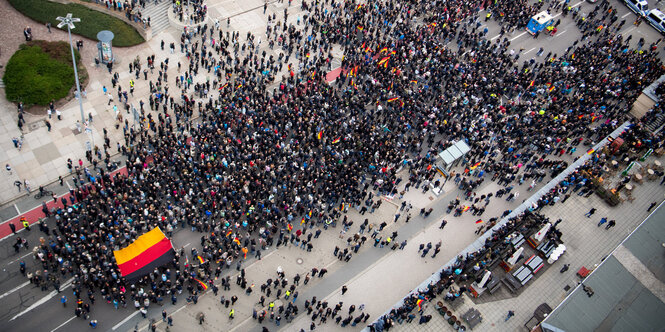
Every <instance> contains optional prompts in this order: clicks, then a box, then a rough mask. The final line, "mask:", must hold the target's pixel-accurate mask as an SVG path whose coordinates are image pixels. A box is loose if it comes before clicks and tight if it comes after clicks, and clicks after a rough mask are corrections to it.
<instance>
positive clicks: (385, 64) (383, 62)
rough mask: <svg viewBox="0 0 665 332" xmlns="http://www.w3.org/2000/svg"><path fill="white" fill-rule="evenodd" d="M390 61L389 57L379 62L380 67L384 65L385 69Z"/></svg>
mask: <svg viewBox="0 0 665 332" xmlns="http://www.w3.org/2000/svg"><path fill="white" fill-rule="evenodd" d="M388 60H390V57H389V56H387V57H385V58H383V59H381V61H379V66H382V65H383V67H388Z"/></svg>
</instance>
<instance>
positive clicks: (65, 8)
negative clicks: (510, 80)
mask: <svg viewBox="0 0 665 332" xmlns="http://www.w3.org/2000/svg"><path fill="white" fill-rule="evenodd" d="M9 3H10V4H11V5H12V6H14V8H16V10H18V11H19V12H21V13H22V14H23V15H25V16H27V17H30V18H31V19H33V20H35V21H37V22H41V23H46V22H51V25H52V26H53V28H55V27H56V26H57V25H58V23H60V22H59V21H58V20H56V19H55V18H56V17H58V16H65V15H67V13H72V16H74V17H78V18H80V19H81V22H79V23H75V24H74V25H75V26H76V28H75V29H73V30H72V33H75V34H78V35H81V36H83V37H86V38H88V39H92V40H97V33H98V32H99V31H102V30H110V31H112V32H113V34H114V35H115V37H114V38H113V46H119V47H123V46H133V45H137V44H140V43H143V42H144V41H145V40H144V39H143V37H141V35H140V34H139V33H138V31H136V29H134V27H132V26H131V25H129V24H127V23H126V22H124V21H123V20H121V19H118V18H115V17H113V16H111V15H108V14H105V13H103V12H99V11H96V10H94V9H90V8H88V7H86V6H83V5H80V4H61V3H55V2H51V1H47V0H9ZM64 29H65V30H66V29H67V28H66V27H64Z"/></svg>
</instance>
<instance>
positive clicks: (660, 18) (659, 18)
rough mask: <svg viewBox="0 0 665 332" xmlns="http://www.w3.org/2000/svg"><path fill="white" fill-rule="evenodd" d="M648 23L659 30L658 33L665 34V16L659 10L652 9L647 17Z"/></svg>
mask: <svg viewBox="0 0 665 332" xmlns="http://www.w3.org/2000/svg"><path fill="white" fill-rule="evenodd" d="M646 19H647V22H649V24H650V25H651V26H652V27H654V29H656V30H658V32H660V33H662V34H665V14H663V12H661V11H660V10H658V9H652V10H650V11H649V13H648V14H647V16H646Z"/></svg>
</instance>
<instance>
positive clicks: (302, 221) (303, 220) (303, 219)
mask: <svg viewBox="0 0 665 332" xmlns="http://www.w3.org/2000/svg"><path fill="white" fill-rule="evenodd" d="M304 223H305V217H302V220H301V221H300V224H301V225H302V224H304Z"/></svg>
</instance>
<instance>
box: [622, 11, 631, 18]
mask: <svg viewBox="0 0 665 332" xmlns="http://www.w3.org/2000/svg"><path fill="white" fill-rule="evenodd" d="M630 14H631V12H627V13H625V14H623V16H621V18H624V17H626V16H628V15H630Z"/></svg>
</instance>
